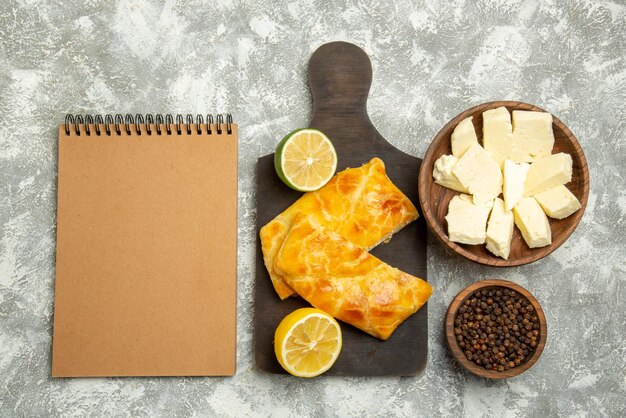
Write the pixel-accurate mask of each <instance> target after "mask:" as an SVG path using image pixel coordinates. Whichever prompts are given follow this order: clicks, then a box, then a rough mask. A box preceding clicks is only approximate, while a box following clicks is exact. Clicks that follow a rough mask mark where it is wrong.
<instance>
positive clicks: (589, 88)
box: [0, 0, 626, 417]
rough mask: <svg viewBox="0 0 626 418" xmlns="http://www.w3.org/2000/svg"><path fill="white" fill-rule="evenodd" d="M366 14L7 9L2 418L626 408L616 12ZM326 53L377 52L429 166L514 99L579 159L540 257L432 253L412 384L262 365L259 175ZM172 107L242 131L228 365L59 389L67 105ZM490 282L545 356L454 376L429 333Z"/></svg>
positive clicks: (398, 138) (391, 130)
mask: <svg viewBox="0 0 626 418" xmlns="http://www.w3.org/2000/svg"><path fill="white" fill-rule="evenodd" d="M378 3H379V2H376V1H368V2H362V3H360V2H359V3H356V2H349V3H345V2H342V1H337V2H332V5H331V2H326V1H324V0H309V1H298V2H292V3H290V4H284V5H282V6H279V5H275V4H274V2H271V1H270V0H258V1H251V2H249V3H246V2H240V1H237V0H219V1H211V2H201V1H189V2H184V1H165V2H162V1H158V0H135V1H127V0H123V1H118V2H110V1H105V0H88V1H86V2H83V1H73V0H72V1H61V0H57V1H54V2H52V1H50V2H44V1H37V0H21V1H14V0H3V1H2V2H1V4H0V415H2V416H52V415H58V416H83V415H93V416H117V415H120V416H131V415H132V416H144V415H167V416H172V415H180V416H189V415H195V416H198V415H209V416H214V415H219V416H247V415H257V414H258V415H274V416H286V415H288V414H289V413H290V412H291V413H295V414H298V415H302V416H320V415H328V416H377V415H380V416H389V415H404V416H415V415H421V416H440V415H455V416H461V415H463V416H468V417H476V416H480V415H506V416H522V415H535V416H538V415H542V416H546V415H549V416H555V415H562V416H585V415H589V416H624V415H625V414H626V409H625V403H626V401H625V399H626V344H625V337H624V334H625V331H626V326H625V325H624V324H625V323H626V312H625V309H624V302H623V301H624V299H625V298H626V278H625V276H626V245H625V244H624V232H626V230H625V228H626V192H625V191H624V184H625V183H626V156H625V155H626V139H625V137H624V136H625V133H626V124H625V122H624V121H625V120H626V119H625V118H624V116H625V114H626V62H625V60H626V7H625V5H624V2H623V1H622V0H619V1H615V2H610V1H593V0H587V1H581V0H572V1H567V0H564V1H562V2H560V1H542V2H540V1H537V0H500V1H486V0H479V1H464V0H458V1H452V2H444V1H439V0H432V1H418V2H415V4H413V3H414V2H410V1H399V2H397V3H393V4H391V3H390V4H389V5H378ZM381 3H384V2H381ZM331 40H348V41H352V42H355V43H356V44H358V45H360V46H361V47H363V48H364V49H365V50H366V52H367V53H368V54H369V55H370V57H371V58H372V63H373V68H374V82H373V86H372V91H371V95H370V101H369V111H370V114H371V117H372V120H373V121H374V123H375V125H376V126H377V127H378V129H379V131H380V132H381V133H382V134H383V136H385V137H386V138H387V139H388V140H389V141H390V142H392V143H393V144H394V145H396V146H397V147H398V148H400V149H401V150H403V151H406V152H408V153H410V154H413V155H417V156H422V155H423V154H424V152H425V151H426V148H427V146H428V144H429V141H430V139H431V138H432V137H433V136H434V134H435V133H436V132H437V131H438V130H439V129H440V128H441V127H442V126H443V124H444V123H445V122H446V121H448V120H449V119H450V118H452V117H453V116H454V115H456V114H457V113H459V112H461V111H462V110H464V109H466V108H468V107H470V106H472V105H475V104H478V103H481V102H485V101H489V100H496V99H512V100H521V101H526V102H529V103H534V104H537V105H539V106H541V107H544V108H546V109H549V111H551V112H552V113H554V114H555V115H557V116H558V117H559V118H561V119H562V120H563V121H564V122H565V123H566V124H568V126H569V127H570V128H571V129H572V131H573V132H574V133H575V134H576V135H577V136H578V138H579V140H580V142H581V143H582V145H583V148H584V150H585V152H586V155H587V158H588V160H589V165H590V171H591V195H590V199H589V205H588V207H587V212H586V214H585V217H584V218H583V220H582V222H581V224H580V226H579V227H578V229H577V230H576V232H575V233H574V234H573V235H572V237H571V238H570V239H569V240H568V241H567V242H566V243H565V245H563V246H562V247H561V248H560V249H559V250H558V251H556V252H555V253H553V254H552V255H551V256H549V257H547V258H545V259H543V260H541V261H539V262H537V263H534V264H532V265H530V266H526V267H519V268H512V269H507V270H496V269H491V268H486V267H482V266H478V265H474V264H471V263H470V262H468V261H465V260H463V259H461V258H459V257H457V256H454V255H452V254H449V253H446V251H444V249H443V248H442V246H441V245H439V244H438V243H437V242H435V241H434V240H432V239H431V242H430V244H431V245H430V248H429V253H428V260H429V279H430V281H431V283H432V284H433V285H434V287H435V289H436V290H435V293H434V295H433V297H432V298H431V299H430V303H429V314H430V317H429V325H430V335H429V342H430V348H429V364H428V366H427V369H426V371H425V372H424V373H423V374H422V375H420V376H418V377H415V378H383V379H381V378H377V379H373V378H324V377H322V378H318V379H315V380H297V379H293V378H288V377H285V376H270V375H265V374H261V373H259V372H257V371H256V370H255V368H254V363H253V355H252V325H251V320H252V315H253V311H254V307H253V300H252V295H253V263H254V253H255V233H254V226H255V210H254V208H255V199H256V196H255V190H254V170H255V162H256V159H257V158H258V157H259V156H261V155H264V154H267V153H271V152H272V151H273V149H274V147H275V145H276V143H277V141H278V139H279V138H281V137H282V135H283V134H284V133H286V132H288V131H289V130H291V129H294V128H296V127H301V126H305V125H306V124H307V121H308V118H309V114H310V95H309V91H308V88H307V81H306V64H307V61H308V58H309V56H310V54H311V53H312V52H313V51H314V50H315V49H316V48H317V47H318V46H319V45H321V44H322V43H324V42H327V41H331ZM170 111H171V112H180V113H187V112H190V113H196V112H201V113H206V112H209V111H210V112H215V111H230V112H232V113H233V114H234V115H235V119H236V121H237V122H238V123H239V124H240V126H241V130H240V135H241V136H240V144H241V151H240V155H239V162H240V172H239V176H240V180H239V202H240V212H239V242H240V246H239V277H238V284H239V293H238V301H239V309H238V325H239V331H238V336H239V340H238V361H239V367H238V373H237V375H236V376H235V377H232V378H194V379H190V378H150V379H144V378H134V379H74V380H52V379H50V377H49V374H50V346H51V344H50V340H51V324H52V308H53V306H52V301H53V284H54V250H55V248H54V238H55V199H56V148H57V142H56V141H57V138H56V132H55V127H56V125H57V124H58V123H59V122H60V121H61V120H62V118H63V116H64V114H65V113H68V112H71V113H116V112H120V113H125V112H132V113H135V112H142V113H146V112H148V113H156V112H162V113H165V112H170ZM416 181H417V179H416ZM490 277H502V278H506V279H510V280H513V281H515V282H517V283H520V284H521V285H523V286H525V287H527V288H528V289H529V290H530V291H531V292H533V293H534V294H535V295H536V297H537V298H538V299H539V301H540V302H541V303H542V304H543V307H544V309H545V311H546V314H547V317H548V321H549V328H548V329H549V340H548V344H547V346H546V349H545V351H544V354H543V356H542V357H541V359H540V360H539V362H538V363H537V364H536V365H535V366H534V367H533V368H532V369H530V370H529V371H528V372H527V373H525V374H524V375H522V376H520V377H518V378H515V379H511V380H508V381H503V382H489V381H483V380H480V379H477V378H475V377H473V376H470V375H468V374H466V373H463V372H462V371H460V370H459V369H458V367H456V365H455V364H454V363H453V361H452V360H451V358H450V357H449V355H448V354H447V352H446V350H445V348H444V346H443V339H442V331H441V325H442V316H443V314H444V312H445V309H446V306H447V304H448V303H449V302H450V300H451V299H452V298H453V296H454V295H455V294H456V293H457V292H458V291H459V290H461V289H462V288H463V287H465V286H466V285H468V284H470V283H472V282H473V281H476V280H479V279H484V278H490Z"/></svg>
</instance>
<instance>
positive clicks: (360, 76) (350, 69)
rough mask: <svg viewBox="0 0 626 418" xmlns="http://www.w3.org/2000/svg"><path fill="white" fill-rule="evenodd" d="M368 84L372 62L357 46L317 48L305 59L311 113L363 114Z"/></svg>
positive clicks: (349, 44)
mask: <svg viewBox="0 0 626 418" xmlns="http://www.w3.org/2000/svg"><path fill="white" fill-rule="evenodd" d="M371 84H372V63H371V62H370V59H369V57H368V56H367V54H366V53H365V51H363V50H362V49H361V48H359V47H358V46H356V45H354V44H351V43H348V42H331V43H328V44H324V45H322V46H320V47H319V48H318V49H317V50H316V51H315V52H314V53H313V55H312V56H311V59H310V60H309V85H310V86H311V93H312V95H313V113H314V114H315V113H316V112H337V113H344V112H348V113H354V112H355V110H358V111H361V112H363V113H366V112H365V109H366V104H367V96H368V94H369V90H370V86H371Z"/></svg>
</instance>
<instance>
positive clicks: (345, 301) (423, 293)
mask: <svg viewBox="0 0 626 418" xmlns="http://www.w3.org/2000/svg"><path fill="white" fill-rule="evenodd" d="M274 267H275V271H276V272H277V273H279V274H281V276H282V277H283V279H284V280H285V281H286V282H287V284H288V285H289V286H290V287H291V288H292V289H293V290H295V291H296V292H297V293H298V294H299V295H300V296H302V297H303V298H304V299H305V300H306V301H307V302H309V303H310V304H311V305H313V306H315V307H316V308H319V309H322V310H324V311H326V312H328V313H329V314H330V315H332V316H334V317H335V318H337V319H340V320H342V321H344V322H347V323H349V324H351V325H354V326H355V327H357V328H359V329H361V330H363V331H365V332H367V333H368V334H370V335H373V336H374V337H378V338H380V339H382V340H386V339H387V338H389V336H390V335H391V333H392V332H393V331H394V330H395V329H396V328H397V327H398V325H400V324H401V323H402V321H404V320H405V319H406V318H408V317H409V316H411V315H412V314H414V313H415V312H417V310H418V309H419V308H420V307H422V305H424V303H426V301H427V300H428V298H429V297H430V294H431V293H432V288H431V286H430V285H429V284H428V283H426V282H425V281H424V280H422V279H419V278H417V277H414V276H411V275H410V274H408V273H404V272H402V271H400V270H398V269H396V268H394V267H391V266H389V265H388V264H385V263H383V262H382V261H381V260H379V259H378V258H376V257H374V256H373V255H371V254H369V253H368V252H367V251H366V250H365V249H363V248H361V247H359V246H357V245H355V244H353V243H351V242H350V241H348V240H347V239H345V238H343V237H342V236H341V235H339V234H338V233H336V232H334V231H332V230H330V229H328V228H325V227H324V226H322V225H321V224H320V223H319V222H318V221H317V219H316V218H315V217H314V216H308V215H304V214H299V215H297V216H296V218H295V219H294V220H293V225H292V226H291V229H290V230H289V233H288V234H287V236H286V238H285V240H284V243H283V245H282V248H281V249H280V251H279V252H278V254H277V255H276V259H275V261H274Z"/></svg>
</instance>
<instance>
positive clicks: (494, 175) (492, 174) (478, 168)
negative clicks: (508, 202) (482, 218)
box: [452, 144, 502, 204]
mask: <svg viewBox="0 0 626 418" xmlns="http://www.w3.org/2000/svg"><path fill="white" fill-rule="evenodd" d="M452 172H453V173H454V175H456V176H457V178H458V179H459V181H460V182H461V184H462V185H463V187H465V188H467V190H469V192H470V193H471V194H472V195H473V196H474V201H475V202H476V203H478V204H480V203H485V202H491V201H492V200H493V199H495V198H496V197H498V195H499V194H500V193H501V192H502V171H501V170H500V166H499V165H498V163H497V162H495V161H494V159H493V158H492V157H491V154H489V153H488V152H487V151H485V150H484V149H483V147H481V146H480V145H478V144H474V145H472V146H471V147H470V148H469V149H468V150H467V151H466V152H465V154H463V156H462V157H461V158H460V159H459V161H458V162H457V163H456V164H455V165H454V167H453V168H452Z"/></svg>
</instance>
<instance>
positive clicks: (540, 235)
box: [513, 197, 552, 248]
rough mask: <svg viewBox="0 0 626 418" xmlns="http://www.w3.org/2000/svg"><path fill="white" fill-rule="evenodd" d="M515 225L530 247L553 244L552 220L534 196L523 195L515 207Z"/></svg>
mask: <svg viewBox="0 0 626 418" xmlns="http://www.w3.org/2000/svg"><path fill="white" fill-rule="evenodd" d="M513 215H514V216H515V225H517V227H518V228H519V230H520V232H521V233H522V237H524V241H526V244H528V246H529V247H530V248H538V247H545V246H546V245H550V244H552V231H551V230H550V221H548V217H547V216H546V214H545V213H543V209H541V206H539V203H537V201H536V200H535V198H534V197H523V198H522V199H520V201H519V202H517V205H515V207H514V208H513Z"/></svg>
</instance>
